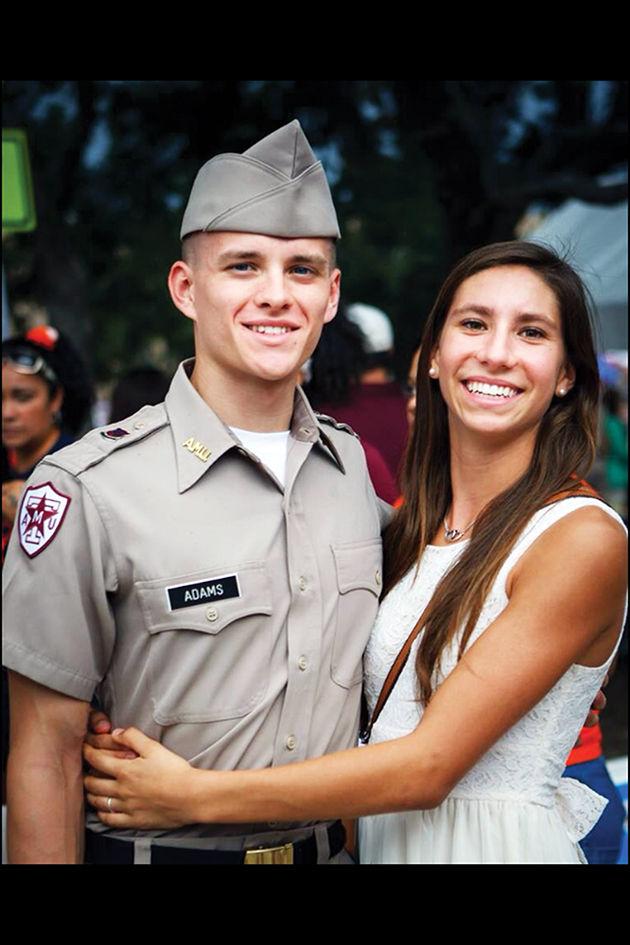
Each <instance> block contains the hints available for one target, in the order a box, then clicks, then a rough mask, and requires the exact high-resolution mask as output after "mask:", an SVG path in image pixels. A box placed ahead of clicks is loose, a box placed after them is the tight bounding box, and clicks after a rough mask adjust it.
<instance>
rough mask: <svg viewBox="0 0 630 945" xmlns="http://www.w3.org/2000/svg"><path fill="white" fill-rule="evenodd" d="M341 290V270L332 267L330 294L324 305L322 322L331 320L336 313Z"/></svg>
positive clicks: (325, 322)
mask: <svg viewBox="0 0 630 945" xmlns="http://www.w3.org/2000/svg"><path fill="white" fill-rule="evenodd" d="M340 292H341V270H340V269H334V270H333V271H332V273H331V276H330V295H329V298H328V305H327V306H326V313H325V315H324V324H327V323H328V322H331V321H332V320H333V318H334V317H335V315H336V314H337V309H338V308H339V295H340Z"/></svg>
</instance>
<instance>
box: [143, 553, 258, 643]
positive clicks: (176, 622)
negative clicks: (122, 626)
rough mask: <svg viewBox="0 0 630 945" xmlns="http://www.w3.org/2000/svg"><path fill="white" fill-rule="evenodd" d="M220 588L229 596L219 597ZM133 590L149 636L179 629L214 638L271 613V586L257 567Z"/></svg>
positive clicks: (199, 573) (158, 582) (168, 580)
mask: <svg viewBox="0 0 630 945" xmlns="http://www.w3.org/2000/svg"><path fill="white" fill-rule="evenodd" d="M226 587H229V593H230V594H231V595H232V596H229V597H223V596H222V593H223V592H224V588H226ZM136 590H137V592H138V598H139V601H140V606H141V609H142V613H143V616H144V620H145V624H146V628H147V630H148V632H149V633H150V634H156V633H161V632H162V631H164V630H176V629H178V628H181V629H186V630H197V631H200V632H201V633H209V634H212V635H216V634H217V633H220V632H221V630H223V629H224V628H225V627H227V626H229V625H230V624H231V623H233V622H234V621H236V620H240V619H242V618H243V617H248V616H250V615H252V614H266V615H269V614H271V613H272V606H271V585H270V582H269V578H268V576H267V572H266V566H265V564H264V563H262V562H249V563H247V564H241V565H239V566H238V567H236V568H229V567H227V568H226V567H222V568H221V569H213V570H208V569H205V570H203V571H197V572H194V573H189V574H186V575H183V576H182V575H179V576H176V577H172V578H166V579H165V578H160V579H159V580H156V581H139V582H137V583H136ZM169 592H170V594H169Z"/></svg>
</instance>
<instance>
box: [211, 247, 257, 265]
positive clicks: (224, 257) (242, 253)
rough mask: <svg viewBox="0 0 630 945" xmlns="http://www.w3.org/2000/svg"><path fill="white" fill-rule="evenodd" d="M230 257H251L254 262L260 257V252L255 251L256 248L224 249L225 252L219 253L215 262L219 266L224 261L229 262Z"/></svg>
mask: <svg viewBox="0 0 630 945" xmlns="http://www.w3.org/2000/svg"><path fill="white" fill-rule="evenodd" d="M232 259H253V260H256V262H258V261H260V260H261V259H262V253H259V252H257V251H256V250H251V251H249V250H246V249H226V250H225V252H223V253H221V254H220V255H219V257H218V259H217V263H218V264H219V265H220V266H221V265H223V263H225V262H229V261H230V260H232Z"/></svg>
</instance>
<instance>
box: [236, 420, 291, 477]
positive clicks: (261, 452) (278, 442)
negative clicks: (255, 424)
mask: <svg viewBox="0 0 630 945" xmlns="http://www.w3.org/2000/svg"><path fill="white" fill-rule="evenodd" d="M230 430H231V431H232V433H233V434H234V435H235V436H236V437H237V438H238V439H239V440H240V441H241V443H242V444H243V446H244V447H246V449H248V450H249V451H250V453H254V454H255V455H256V456H258V458H259V459H260V460H262V462H263V463H264V464H265V466H266V467H267V468H268V469H270V470H271V472H272V473H273V474H274V476H275V477H276V479H277V480H278V482H279V483H280V484H281V485H282V486H284V479H285V475H286V469H287V452H288V446H289V431H288V430H280V431H279V432H277V433H257V432H255V431H253V430H239V429H238V427H230Z"/></svg>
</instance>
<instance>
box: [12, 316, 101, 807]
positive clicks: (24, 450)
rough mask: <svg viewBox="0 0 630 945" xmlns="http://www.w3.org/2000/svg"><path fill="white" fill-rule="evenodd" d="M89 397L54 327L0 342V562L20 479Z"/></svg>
mask: <svg viewBox="0 0 630 945" xmlns="http://www.w3.org/2000/svg"><path fill="white" fill-rule="evenodd" d="M91 403H92V387H91V383H90V380H89V377H88V373H87V370H86V368H85V365H84V364H83V362H82V360H81V358H80V357H79V355H78V353H77V352H76V350H75V349H74V347H73V345H72V344H71V342H70V341H69V340H68V339H67V338H66V337H65V335H63V334H61V333H60V332H59V331H57V330H56V329H55V328H53V327H52V326H50V325H37V326H36V327H34V328H30V329H29V330H28V331H27V332H26V333H24V334H20V335H15V336H13V337H11V338H7V339H5V340H4V341H3V342H2V561H3V562H4V554H5V550H6V547H7V544H8V541H9V537H10V535H11V531H12V529H13V525H14V522H15V518H16V514H17V510H18V506H19V503H20V497H21V495H22V492H23V489H24V483H25V481H26V480H27V479H28V478H29V476H30V475H31V473H32V472H33V470H34V468H35V466H36V465H37V463H38V462H39V461H40V460H41V459H43V457H44V456H47V455H48V454H49V453H54V452H56V451H57V450H60V449H61V448H62V447H64V446H67V445H68V444H69V443H72V442H73V441H74V439H75V438H76V436H77V435H78V434H79V433H80V432H81V430H82V427H83V426H84V424H85V421H86V420H87V418H88V415H89V408H90V405H91ZM4 673H5V670H4V669H3V675H4ZM5 682H6V680H5ZM2 698H3V713H2V758H3V765H2V770H3V779H4V769H5V764H4V762H5V759H6V756H7V752H8V711H9V710H8V700H7V686H6V685H3V696H2ZM3 796H4V780H3Z"/></svg>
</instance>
